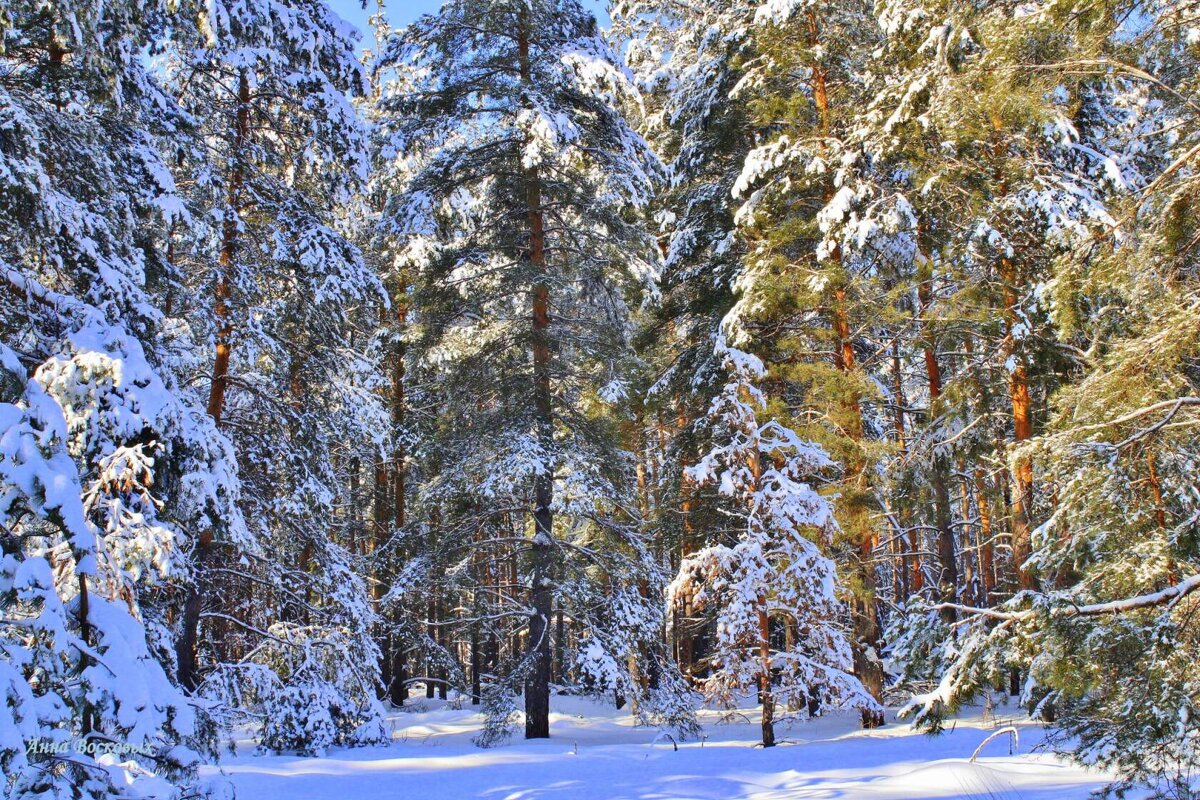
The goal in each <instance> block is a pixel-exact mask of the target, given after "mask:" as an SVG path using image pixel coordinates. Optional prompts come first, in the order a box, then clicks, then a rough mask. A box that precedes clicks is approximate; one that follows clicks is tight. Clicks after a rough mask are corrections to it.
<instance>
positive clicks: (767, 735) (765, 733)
mask: <svg viewBox="0 0 1200 800" xmlns="http://www.w3.org/2000/svg"><path fill="white" fill-rule="evenodd" d="M758 657H759V663H760V664H761V667H760V669H761V672H759V675H758V696H759V698H760V699H761V701H762V744H763V747H774V746H775V695H774V693H773V692H772V691H771V620H770V618H769V617H768V616H767V599H766V598H765V597H761V596H760V597H759V598H758Z"/></svg>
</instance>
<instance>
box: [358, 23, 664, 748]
mask: <svg viewBox="0 0 1200 800" xmlns="http://www.w3.org/2000/svg"><path fill="white" fill-rule="evenodd" d="M618 65H619V61H618V60H617V58H616V56H615V54H613V53H612V51H611V50H610V49H609V47H608V46H607V45H606V44H605V43H604V42H603V40H602V39H601V38H600V35H599V32H598V30H597V27H596V22H595V20H594V19H593V18H592V17H591V15H590V14H588V13H586V12H585V11H584V10H583V9H582V7H581V6H580V5H579V4H578V3H576V2H574V0H562V2H540V1H539V2H486V3H475V2H472V3H465V2H462V3H460V2H453V3H449V4H447V5H446V6H444V7H443V9H442V12H441V13H440V14H439V15H437V16H427V17H423V18H421V19H420V20H418V21H417V22H416V23H414V24H413V25H412V26H410V27H409V28H407V29H406V30H404V31H402V32H400V33H399V34H398V35H397V36H396V37H394V38H393V39H392V40H391V41H389V42H388V43H387V45H386V49H385V51H384V54H383V56H382V58H381V61H380V64H379V68H380V69H382V70H385V71H390V72H394V73H395V79H394V80H393V81H392V82H391V83H390V84H389V85H388V86H386V87H385V88H384V91H383V94H382V97H381V99H380V101H379V103H378V104H377V110H376V114H377V116H378V118H379V120H380V123H381V124H382V125H383V126H385V128H386V133H387V139H386V142H385V144H384V146H383V152H384V155H385V157H388V158H389V159H390V161H391V162H392V163H391V166H390V167H389V168H387V169H386V170H385V172H384V176H383V180H385V181H388V182H389V183H388V184H387V186H388V190H389V199H388V203H387V205H386V206H385V207H384V212H383V222H382V224H383V226H384V230H385V231H386V233H387V235H388V236H389V237H390V239H391V248H392V251H393V252H394V253H395V258H397V259H399V260H400V261H402V262H403V263H405V264H407V265H409V269H410V274H411V275H412V281H413V287H412V327H411V332H410V334H409V342H410V346H409V349H410V353H411V354H412V359H413V362H414V368H413V369H412V370H409V373H410V374H411V375H412V376H413V379H414V380H416V381H418V385H420V383H421V381H420V380H419V379H418V375H419V374H423V375H425V376H427V378H426V381H428V383H436V384H437V389H436V391H430V392H429V395H428V396H429V397H430V399H431V400H433V401H434V402H435V403H436V405H435V406H434V407H433V408H431V413H432V414H433V415H434V418H435V419H436V428H437V436H438V447H437V448H436V451H437V458H436V461H435V462H434V463H430V462H427V464H428V466H427V467H426V469H425V480H424V484H425V485H424V486H423V487H422V489H421V492H420V494H421V496H422V500H421V505H422V506H423V507H424V509H425V510H426V511H425V522H424V524H425V525H426V526H427V527H426V528H425V530H426V531H428V533H427V534H426V536H436V539H434V540H433V541H438V542H440V543H441V546H442V547H446V548H451V552H462V551H463V549H464V548H465V549H467V550H470V549H477V548H479V547H485V546H488V545H486V541H487V539H489V538H493V537H495V536H496V535H497V534H495V533H490V534H487V535H485V538H484V541H483V542H476V541H470V540H468V541H464V540H463V538H462V533H463V532H466V531H482V532H489V531H497V530H508V531H509V533H508V534H507V536H506V537H505V538H507V539H508V540H509V542H511V544H512V545H513V547H511V549H510V556H512V555H521V556H522V561H523V562H524V569H523V570H522V573H523V578H524V580H525V581H526V582H527V585H528V587H529V589H528V596H527V598H526V597H510V598H508V599H509V602H510V603H511V605H507V606H506V607H505V608H503V609H502V610H501V611H500V612H499V613H500V614H502V615H504V614H507V615H510V616H511V615H513V614H517V615H521V616H524V617H525V618H526V619H527V621H528V625H527V628H526V630H525V631H524V639H525V642H526V644H525V651H524V654H523V656H522V657H521V658H520V659H519V661H518V662H517V663H515V664H514V665H513V666H512V670H511V672H509V673H508V675H506V676H503V677H501V678H500V681H499V683H500V685H499V686H497V687H495V688H494V689H493V690H492V694H495V692H500V694H503V693H504V692H510V693H511V692H515V690H516V688H517V685H518V682H520V683H523V687H524V693H525V725H526V736H527V737H529V738H538V737H545V736H548V735H549V727H548V725H549V718H548V714H549V700H550V696H549V692H550V688H549V687H550V680H551V670H552V661H553V659H552V649H551V639H552V632H551V630H550V621H551V619H552V617H553V615H554V612H555V608H554V607H555V603H556V602H558V603H560V604H562V607H563V608H566V609H567V610H568V611H569V614H570V617H571V619H572V620H573V625H572V628H573V632H574V635H575V636H576V637H578V638H579V640H580V642H579V645H578V647H577V659H578V664H579V669H580V671H581V672H582V674H583V675H585V676H587V679H588V682H589V684H590V686H591V687H592V688H593V689H595V690H598V691H604V692H613V691H614V690H615V691H618V692H620V693H622V694H624V695H629V694H630V693H633V692H639V691H644V690H643V688H642V687H641V686H640V685H639V684H638V682H636V681H634V680H632V679H631V678H630V676H629V673H628V663H629V660H628V657H629V655H630V654H631V652H632V650H633V649H634V648H635V641H638V640H640V641H642V642H644V643H645V644H647V645H652V644H653V643H654V641H653V640H654V638H655V637H654V634H653V628H652V627H650V626H651V625H652V624H653V621H654V619H655V618H656V617H657V615H656V614H655V613H654V611H653V608H654V606H653V604H652V603H651V601H650V599H649V598H645V597H642V596H641V595H640V593H638V592H637V591H636V587H637V585H638V583H639V580H642V579H646V580H651V579H653V572H652V566H651V563H650V559H649V554H648V552H647V550H646V548H645V545H644V543H643V542H642V541H641V540H640V538H639V537H638V536H637V534H636V528H635V527H634V526H633V524H632V523H633V522H634V521H635V514H636V512H635V510H634V504H633V503H632V502H631V500H632V497H631V487H632V483H633V481H632V480H631V478H632V468H631V467H632V464H631V460H632V459H631V457H630V455H629V454H628V453H627V452H624V451H622V450H621V449H620V447H619V444H618V441H617V437H616V430H615V427H614V417H613V413H612V409H613V406H614V405H615V404H616V403H617V402H618V401H619V400H620V399H622V398H623V397H624V395H625V392H626V389H625V386H626V382H627V380H628V377H627V376H628V374H629V366H630V365H629V359H630V345H629V322H628V319H629V313H630V312H629V308H630V305H631V304H633V305H634V306H636V304H637V302H638V301H639V296H640V295H641V294H642V293H643V292H644V290H645V284H646V279H647V278H648V276H649V275H650V274H651V272H652V270H653V251H652V242H651V241H649V239H648V237H647V235H646V234H645V232H644V229H643V228H642V226H641V224H640V218H639V216H638V214H637V209H638V208H639V207H640V206H642V205H644V204H645V202H646V201H647V199H648V197H649V196H650V193H651V191H652V182H653V180H654V179H655V177H656V176H657V173H658V170H659V167H658V162H657V160H656V159H655V158H654V156H653V154H652V153H651V152H650V151H649V148H648V147H647V146H646V144H645V142H644V141H643V140H642V139H641V138H640V137H639V136H637V135H636V134H635V133H634V132H633V131H632V130H631V129H630V128H629V126H628V124H627V123H626V122H625V120H624V119H623V117H622V116H621V108H622V106H623V104H624V103H625V102H627V101H628V100H630V99H631V98H632V87H631V86H630V85H629V83H628V80H627V76H626V75H625V73H624V72H623V71H622V69H621V68H620V67H619V66H618ZM470 498H477V500H475V501H472V500H471V499H470ZM452 534H456V535H452ZM493 540H494V539H493ZM425 541H430V540H429V539H426V540H425ZM630 587H635V588H634V591H633V592H632V593H631V592H630V591H629V590H630ZM618 596H620V597H624V598H626V601H627V602H628V603H632V604H633V608H632V609H631V610H629V611H628V612H626V613H625V614H618V615H617V616H615V617H614V616H610V615H609V613H608V612H610V611H611V610H612V609H613V608H617V609H620V608H622V607H624V606H625V604H624V603H617V604H615V605H613V606H609V607H608V608H607V609H606V608H605V606H604V604H603V603H599V602H596V601H597V600H598V599H599V598H600V597H610V598H611V597H618ZM629 615H632V618H630V617H629ZM606 633H608V634H614V633H615V634H617V635H615V636H612V635H605V634H606ZM631 637H632V638H631ZM664 666H666V665H664ZM667 684H668V682H667V681H664V682H663V684H662V685H663V686H666V685H667ZM485 693H486V692H485ZM643 705H646V706H648V707H649V706H653V705H655V704H654V703H648V704H643ZM491 706H492V711H493V714H492V716H493V717H494V718H499V719H501V720H506V719H507V718H508V712H507V711H505V710H503V709H504V704H503V703H502V702H500V703H499V704H498V705H497V704H496V703H491ZM496 709H500V710H499V711H497V710H496Z"/></svg>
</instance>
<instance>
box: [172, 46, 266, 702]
mask: <svg viewBox="0 0 1200 800" xmlns="http://www.w3.org/2000/svg"><path fill="white" fill-rule="evenodd" d="M249 137H250V81H249V78H248V77H247V75H246V72H245V70H242V71H241V72H239V73H238V105H237V112H236V114H235V119H234V136H233V143H232V146H231V149H230V164H231V166H230V170H229V185H228V186H227V187H226V192H225V205H226V208H225V218H224V220H223V222H222V223H221V251H220V253H219V255H218V257H217V265H218V270H219V274H218V275H217V285H216V289H215V293H214V294H215V296H214V299H215V301H216V302H215V305H214V306H213V313H214V314H215V316H216V318H217V349H216V354H215V356H214V357H213V368H212V383H211V384H210V386H209V393H208V415H209V416H210V417H212V419H213V422H214V423H215V424H216V425H217V427H220V426H221V417H222V414H223V413H224V410H225V394H226V390H227V389H228V386H229V356H230V336H231V334H232V333H233V325H232V322H231V320H230V317H229V298H230V296H231V294H232V291H233V289H232V287H233V283H232V279H233V271H234V267H235V259H236V257H237V249H238V228H239V226H240V221H241V206H242V192H243V186H244V183H245V177H246V176H245V164H244V163H243V160H244V159H245V157H246V153H245V149H246V142H247V140H248V139H249ZM211 546H212V534H211V533H206V534H202V535H201V536H200V538H199V540H198V541H197V543H196V550H195V553H194V555H193V559H194V562H195V565H196V567H197V571H196V577H195V578H194V579H193V582H192V585H191V586H190V587H189V589H188V596H187V598H186V599H185V600H184V613H183V620H182V626H181V630H180V635H179V640H178V642H177V643H176V645H175V656H176V660H177V663H178V676H179V683H180V685H181V686H183V687H184V688H186V689H188V690H189V691H191V690H194V689H195V688H196V687H197V686H198V685H199V670H198V666H197V663H196V643H197V642H196V640H197V629H198V627H199V624H200V611H201V608H202V606H203V604H204V595H205V593H206V592H205V587H204V585H203V578H202V577H201V572H200V565H201V564H203V562H204V561H206V560H207V559H208V556H209V549H210V548H211Z"/></svg>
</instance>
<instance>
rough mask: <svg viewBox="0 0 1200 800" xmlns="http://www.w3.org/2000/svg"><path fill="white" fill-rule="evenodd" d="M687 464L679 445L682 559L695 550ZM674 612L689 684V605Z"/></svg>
mask: <svg viewBox="0 0 1200 800" xmlns="http://www.w3.org/2000/svg"><path fill="white" fill-rule="evenodd" d="M675 403H676V406H677V408H678V416H677V417H676V426H677V428H678V432H679V434H680V435H682V434H683V432H684V431H685V430H686V429H687V425H688V419H687V412H686V411H685V409H684V407H683V401H682V400H681V399H679V398H676V400H675ZM690 466H691V464H690V463H689V461H688V456H687V450H686V448H684V447H680V448H679V474H680V479H679V518H680V524H681V526H682V530H681V536H680V538H679V557H680V561H681V562H682V560H683V559H685V558H687V557H688V556H690V555H691V554H692V553H694V552H696V546H697V544H698V543H697V542H696V531H695V527H694V526H693V524H692V487H691V484H690V481H688V480H687V478H686V477H684V476H685V475H686V474H687V470H688V468H689V467H690ZM674 613H676V615H677V617H676V624H675V625H674V626H672V628H673V630H674V631H675V635H676V637H677V640H678V643H677V646H676V652H677V653H678V659H677V660H678V662H679V668H680V669H681V670H682V671H683V674H684V677H685V678H687V680H688V682H689V683H690V682H691V681H692V679H693V677H694V675H695V663H696V642H695V638H694V637H693V636H692V630H691V623H690V619H691V614H692V609H691V607H690V605H689V604H687V603H686V602H685V603H684V605H683V607H681V608H677V609H674Z"/></svg>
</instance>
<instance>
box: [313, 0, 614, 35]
mask: <svg viewBox="0 0 1200 800" xmlns="http://www.w3.org/2000/svg"><path fill="white" fill-rule="evenodd" d="M327 2H328V3H329V5H330V6H331V7H332V8H333V10H334V11H336V12H337V14H338V16H340V17H341V18H342V19H344V20H346V21H347V22H351V23H353V24H354V25H356V26H358V29H359V30H361V31H362V32H363V41H362V44H363V45H364V46H370V45H371V44H372V43H373V41H374V40H373V38H372V37H371V33H370V31H369V30H368V26H367V17H369V16H370V15H371V14H373V13H375V8H376V0H367V10H363V7H362V3H360V2H359V0H327ZM442 2H443V0H384V8H385V10H386V13H387V18H388V21H390V22H391V23H392V25H393V26H394V27H400V26H401V25H406V24H408V23H409V22H412V21H413V20H414V19H416V18H417V17H419V16H421V15H422V14H428V13H431V12H434V11H437V10H438V9H439V8H440V7H441V5H442ZM583 4H584V5H585V6H589V7H591V8H592V9H593V10H594V11H595V12H596V14H597V16H599V17H600V21H601V23H607V21H608V16H607V14H605V13H604V10H603V9H604V8H605V6H606V5H607V3H606V2H605V0H583Z"/></svg>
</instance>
